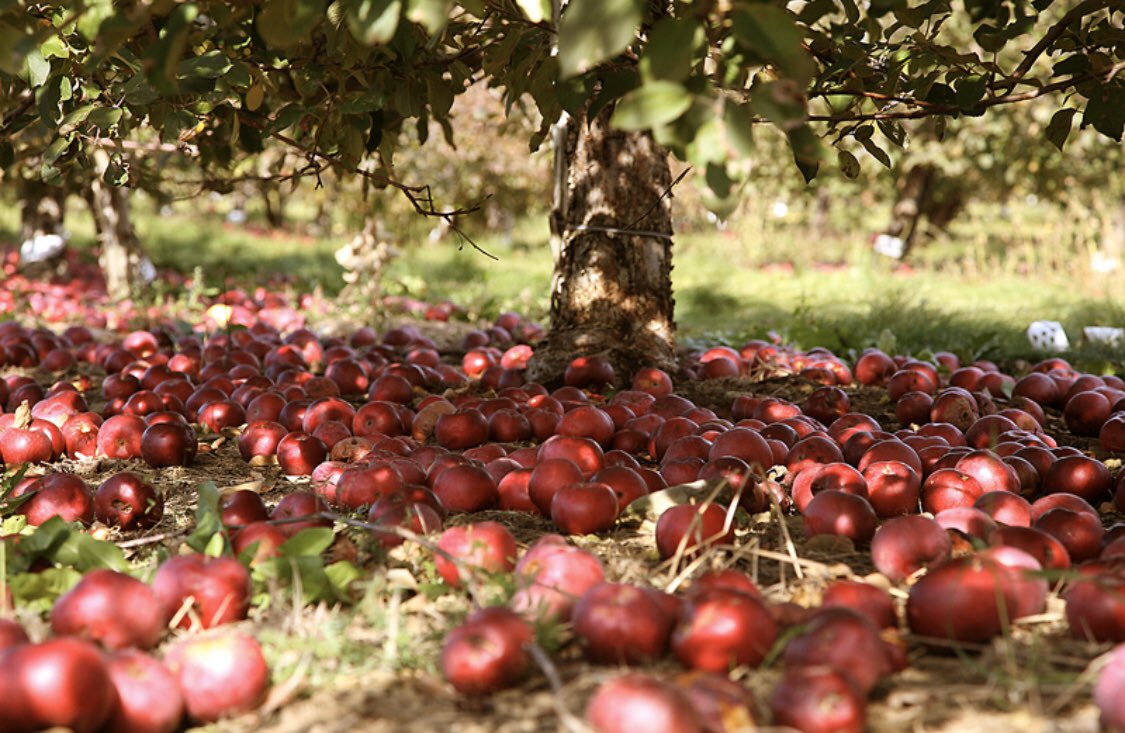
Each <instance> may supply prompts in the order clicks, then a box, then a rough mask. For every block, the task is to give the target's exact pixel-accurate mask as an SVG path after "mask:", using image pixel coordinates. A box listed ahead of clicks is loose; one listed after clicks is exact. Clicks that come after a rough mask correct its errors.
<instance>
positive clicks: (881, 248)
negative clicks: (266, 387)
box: [874, 234, 906, 260]
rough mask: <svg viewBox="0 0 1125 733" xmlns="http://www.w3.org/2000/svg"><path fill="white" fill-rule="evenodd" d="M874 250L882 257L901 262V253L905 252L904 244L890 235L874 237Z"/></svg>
mask: <svg viewBox="0 0 1125 733" xmlns="http://www.w3.org/2000/svg"><path fill="white" fill-rule="evenodd" d="M874 250H875V251H876V252H878V253H879V254H881V255H883V256H884V257H891V258H894V259H896V260H901V259H902V255H903V252H904V251H905V250H906V242H903V241H902V240H901V239H900V238H898V237H892V236H891V235H890V234H880V235H879V236H877V237H875V245H874Z"/></svg>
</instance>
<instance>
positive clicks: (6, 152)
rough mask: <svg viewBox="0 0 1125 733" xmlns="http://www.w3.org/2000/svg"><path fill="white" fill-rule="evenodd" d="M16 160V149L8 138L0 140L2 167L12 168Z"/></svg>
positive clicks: (0, 166) (0, 162) (0, 164)
mask: <svg viewBox="0 0 1125 733" xmlns="http://www.w3.org/2000/svg"><path fill="white" fill-rule="evenodd" d="M15 161H16V151H15V148H13V147H12V144H11V143H10V142H8V141H7V140H0V168H3V169H7V168H10V167H11V165H12V163H14V162H15Z"/></svg>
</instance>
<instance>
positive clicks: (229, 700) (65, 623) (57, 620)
mask: <svg viewBox="0 0 1125 733" xmlns="http://www.w3.org/2000/svg"><path fill="white" fill-rule="evenodd" d="M249 595H250V575H249V573H248V572H247V570H246V568H245V567H243V566H242V565H241V564H240V563H239V562H238V561H237V560H234V559H233V558H216V559H208V558H204V557H203V556H201V555H185V556H179V557H176V558H173V559H171V560H168V561H167V562H165V563H164V564H163V565H161V566H160V568H159V570H158V571H157V573H156V577H155V578H154V580H153V582H152V584H151V585H149V584H146V583H144V582H142V581H140V580H137V579H136V578H134V577H132V576H131V575H126V574H124V573H119V572H116V571H113V570H107V569H99V570H92V571H90V572H88V573H86V575H85V576H84V577H83V578H82V580H80V581H79V582H78V584H77V585H75V586H74V587H73V588H72V589H71V590H70V591H68V592H67V593H65V594H64V595H62V596H60V597H59V599H58V600H57V601H56V602H55V604H54V607H53V608H52V610H51V615H50V628H51V632H52V636H51V638H49V639H46V640H44V641H41V642H38V643H31V642H30V641H29V639H28V636H27V633H26V632H25V630H24V629H23V627H22V626H20V625H19V624H18V623H17V622H15V621H12V620H8V619H3V618H0V689H3V690H4V691H5V693H4V705H3V706H2V707H0V730H3V731H8V732H12V733H18V732H21V731H27V732H28V733H30V732H31V731H37V730H44V729H47V728H52V727H55V726H62V727H66V728H69V729H72V730H74V731H79V732H82V731H100V730H104V731H121V732H125V731H128V732H129V733H136V732H138V731H142V732H151V733H170V732H171V731H174V730H177V729H179V727H180V726H181V724H182V722H183V721H184V719H185V717H186V718H187V719H190V720H192V721H194V722H198V723H208V722H214V721H216V720H220V719H222V718H226V717H231V716H234V715H238V714H240V713H244V712H247V711H250V710H253V709H255V708H257V707H258V705H259V704H260V703H261V702H262V701H263V700H264V699H265V696H266V693H267V692H268V690H269V669H268V667H267V665H266V661H265V658H264V657H263V655H262V650H261V647H260V646H259V644H258V642H257V641H256V640H255V639H254V637H252V636H250V635H248V634H246V633H243V632H240V631H229V630H225V629H217V630H213V631H208V632H204V633H193V634H190V635H185V636H182V637H180V638H178V639H176V640H175V641H173V642H172V643H171V644H170V646H169V647H168V648H167V650H166V652H165V653H164V655H163V658H162V659H161V658H158V657H156V656H154V654H153V649H154V648H155V647H156V646H157V645H158V644H159V643H160V641H161V639H162V638H163V637H164V635H165V632H166V631H167V629H168V628H169V627H182V628H188V627H189V626H193V625H194V627H196V628H201V629H212V628H213V627H216V626H219V625H220V624H224V623H227V622H230V621H235V620H238V619H241V618H245V616H246V611H247V609H248V608H249Z"/></svg>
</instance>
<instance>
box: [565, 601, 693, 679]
mask: <svg viewBox="0 0 1125 733" xmlns="http://www.w3.org/2000/svg"><path fill="white" fill-rule="evenodd" d="M571 621H572V624H573V628H574V634H575V636H577V637H578V639H579V640H580V641H581V643H582V648H583V651H584V652H585V654H586V658H587V659H589V660H591V661H593V662H598V663H601V664H640V663H642V662H648V661H654V660H657V659H660V658H661V657H663V656H664V654H665V652H666V651H667V649H668V642H669V640H670V637H671V635H672V626H673V624H674V623H675V618H674V617H673V616H671V615H670V614H668V613H667V611H665V609H664V608H663V607H662V606H661V605H660V604H659V603H658V602H657V601H656V600H655V598H654V597H653V596H652V594H651V593H649V592H646V591H645V590H644V589H642V588H638V587H636V586H632V585H625V584H616V583H602V584H601V585H596V586H594V587H593V588H591V589H590V590H588V591H586V593H585V594H584V595H583V596H582V598H581V599H580V600H579V601H578V604H577V605H576V606H575V607H574V615H573V617H572V619H571Z"/></svg>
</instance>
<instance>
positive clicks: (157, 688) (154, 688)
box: [105, 649, 184, 733]
mask: <svg viewBox="0 0 1125 733" xmlns="http://www.w3.org/2000/svg"><path fill="white" fill-rule="evenodd" d="M106 667H107V668H108V670H109V676H110V679H111V680H113V687H114V689H115V690H116V691H117V706H116V707H115V708H114V711H113V715H112V716H111V717H110V719H109V722H108V723H106V727H105V730H106V733H173V731H175V730H177V729H179V727H180V722H181V721H182V720H183V717H184V696H183V693H182V692H181V691H180V683H179V681H178V680H177V679H176V678H175V677H173V676H172V673H171V672H170V671H169V670H168V667H166V666H165V665H164V663H163V662H161V661H160V660H159V659H156V658H155V657H153V656H152V655H150V654H147V653H145V652H142V651H137V650H135V649H127V650H123V651H119V652H117V653H115V654H112V655H110V656H109V657H108V658H107V660H106Z"/></svg>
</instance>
